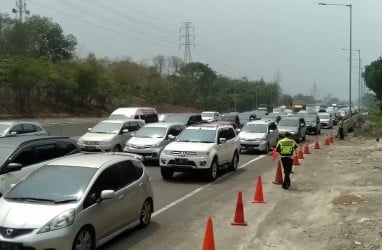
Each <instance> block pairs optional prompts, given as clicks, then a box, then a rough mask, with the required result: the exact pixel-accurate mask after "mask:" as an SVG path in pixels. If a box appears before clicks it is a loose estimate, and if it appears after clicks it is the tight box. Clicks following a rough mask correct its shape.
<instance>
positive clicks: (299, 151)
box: [297, 144, 304, 159]
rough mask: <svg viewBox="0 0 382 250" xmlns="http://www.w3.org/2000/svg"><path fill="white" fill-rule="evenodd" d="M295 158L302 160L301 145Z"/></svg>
mask: <svg viewBox="0 0 382 250" xmlns="http://www.w3.org/2000/svg"><path fill="white" fill-rule="evenodd" d="M297 157H298V158H299V159H304V154H303V152H302V147H301V144H300V149H299V150H298V153H297Z"/></svg>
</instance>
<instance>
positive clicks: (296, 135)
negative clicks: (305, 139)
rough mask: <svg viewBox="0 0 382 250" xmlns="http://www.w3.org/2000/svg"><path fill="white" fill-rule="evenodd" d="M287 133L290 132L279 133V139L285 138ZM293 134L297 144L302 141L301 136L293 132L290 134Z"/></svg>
mask: <svg viewBox="0 0 382 250" xmlns="http://www.w3.org/2000/svg"><path fill="white" fill-rule="evenodd" d="M286 132H289V131H282V132H279V137H280V138H282V137H285V133H286ZM289 133H291V134H292V138H293V140H295V141H296V142H298V141H300V139H301V138H300V135H299V134H295V133H292V132H289Z"/></svg>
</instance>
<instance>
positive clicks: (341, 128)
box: [338, 117, 345, 140]
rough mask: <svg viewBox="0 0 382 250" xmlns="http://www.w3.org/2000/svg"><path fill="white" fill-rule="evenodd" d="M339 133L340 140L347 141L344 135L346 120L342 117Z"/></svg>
mask: <svg viewBox="0 0 382 250" xmlns="http://www.w3.org/2000/svg"><path fill="white" fill-rule="evenodd" d="M338 133H339V134H340V140H344V139H345V135H344V120H343V119H342V117H341V118H340V121H339V123H338Z"/></svg>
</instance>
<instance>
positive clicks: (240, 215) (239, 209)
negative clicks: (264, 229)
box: [231, 191, 248, 226]
mask: <svg viewBox="0 0 382 250" xmlns="http://www.w3.org/2000/svg"><path fill="white" fill-rule="evenodd" d="M231 225H233V226H247V225H248V224H247V222H245V221H244V208H243V196H242V193H241V191H240V192H239V194H238V195H237V204H236V212H235V217H234V219H233V222H231Z"/></svg>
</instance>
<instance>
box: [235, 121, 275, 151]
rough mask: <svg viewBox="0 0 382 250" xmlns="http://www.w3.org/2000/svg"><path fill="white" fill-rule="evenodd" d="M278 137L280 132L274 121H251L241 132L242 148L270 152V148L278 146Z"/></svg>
mask: <svg viewBox="0 0 382 250" xmlns="http://www.w3.org/2000/svg"><path fill="white" fill-rule="evenodd" d="M278 139H279V132H278V129H277V125H276V123H275V122H274V121H264V120H255V121H250V122H247V123H246V124H245V125H244V126H243V128H242V129H241V131H240V133H239V140H240V150H249V151H253V150H258V151H261V152H264V153H268V151H269V149H270V148H273V147H275V146H276V144H277V141H278Z"/></svg>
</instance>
